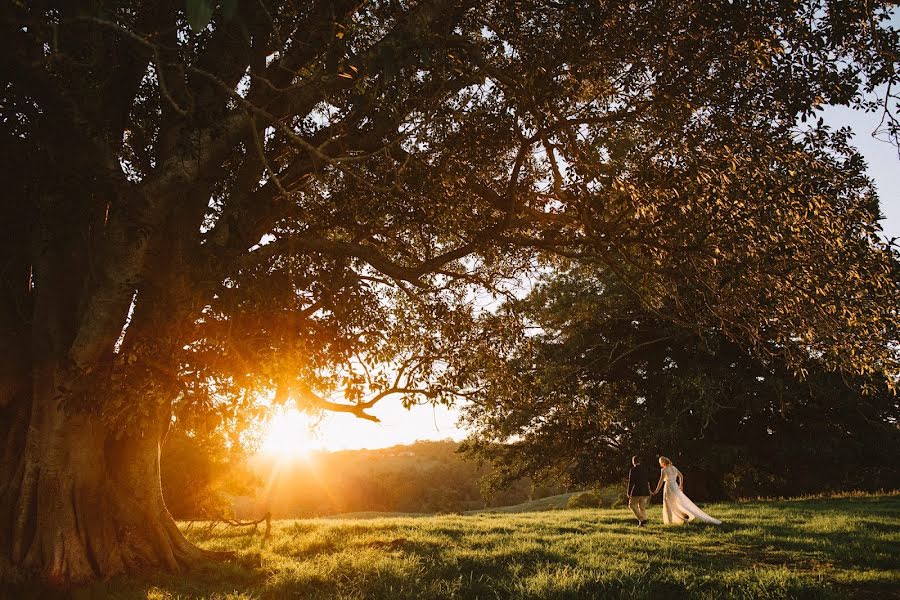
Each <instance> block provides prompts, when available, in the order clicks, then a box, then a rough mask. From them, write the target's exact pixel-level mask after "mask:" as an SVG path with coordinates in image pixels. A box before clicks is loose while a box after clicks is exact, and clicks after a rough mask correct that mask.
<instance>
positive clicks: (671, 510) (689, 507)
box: [660, 465, 722, 525]
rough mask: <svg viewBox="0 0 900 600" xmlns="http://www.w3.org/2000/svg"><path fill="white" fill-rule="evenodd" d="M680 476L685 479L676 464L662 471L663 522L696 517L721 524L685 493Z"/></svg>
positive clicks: (698, 519) (705, 521)
mask: <svg viewBox="0 0 900 600" xmlns="http://www.w3.org/2000/svg"><path fill="white" fill-rule="evenodd" d="M678 477H681V478H682V481H683V480H684V477H683V476H682V475H681V471H679V470H678V469H676V468H675V465H669V466H668V467H665V468H664V469H662V471H661V476H660V478H661V479H662V480H663V481H664V482H665V485H664V487H663V523H665V524H666V525H670V524H673V523H684V522H685V521H693V520H695V519H696V520H697V521H702V522H704V523H713V524H714V525H721V524H722V521H720V520H718V519H713V518H712V517H711V516H709V515H708V514H706V513H705V512H703V511H702V510H700V509H699V508H697V505H696V504H694V503H693V502H691V499H690V498H688V497H687V496H685V495H684V492H682V491H681V489H680V488H679V487H678Z"/></svg>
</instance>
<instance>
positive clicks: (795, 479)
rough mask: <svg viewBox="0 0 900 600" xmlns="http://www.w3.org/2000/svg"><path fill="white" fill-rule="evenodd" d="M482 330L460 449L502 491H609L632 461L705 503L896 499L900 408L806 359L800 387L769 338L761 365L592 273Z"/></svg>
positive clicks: (549, 288)
mask: <svg viewBox="0 0 900 600" xmlns="http://www.w3.org/2000/svg"><path fill="white" fill-rule="evenodd" d="M526 326H527V328H526ZM489 327H490V328H489V331H490V332H492V333H491V335H489V336H487V337H486V339H487V340H489V343H488V344H486V349H485V356H491V353H492V352H493V353H494V354H493V356H491V358H492V361H491V362H489V363H487V364H490V365H491V368H489V369H485V370H484V375H485V386H484V388H483V390H482V391H481V393H480V394H479V395H478V396H477V397H473V398H471V400H472V401H471V403H470V404H469V405H468V406H467V409H466V421H467V422H468V424H470V426H471V427H472V428H473V431H474V435H473V436H472V438H471V439H470V440H468V441H467V443H466V447H467V450H468V451H469V452H470V453H471V454H474V455H477V456H479V457H481V458H487V459H489V460H490V461H491V462H493V463H494V464H495V465H496V466H497V467H498V470H497V471H496V472H495V480H496V483H497V484H499V485H502V483H503V482H504V481H508V480H511V479H515V478H517V477H522V476H524V475H531V476H534V477H541V476H549V475H550V474H556V475H557V476H559V477H561V478H563V479H564V480H566V481H568V482H570V484H574V485H588V484H591V483H596V482H612V481H617V480H619V479H620V478H621V470H622V465H625V464H627V463H628V461H629V459H630V457H631V456H632V455H635V454H637V455H640V456H643V457H644V460H645V462H648V463H650V464H651V466H655V459H656V458H657V457H658V456H660V455H665V456H668V457H670V458H672V459H673V460H674V461H675V463H676V464H677V465H678V466H679V468H680V469H681V470H682V471H683V472H684V473H685V476H686V478H687V480H688V483H687V489H688V491H689V494H690V495H692V496H694V497H699V498H704V497H711V496H712V497H722V496H723V495H729V496H733V497H734V496H740V497H747V496H751V497H752V496H758V495H786V496H787V495H799V494H806V493H811V492H819V491H823V490H842V489H863V490H878V489H891V488H893V487H894V486H895V485H896V482H897V480H898V476H900V466H898V463H897V461H896V459H895V457H894V456H893V454H892V453H891V452H885V449H886V448H895V447H898V446H900V397H898V396H897V395H896V394H894V393H892V391H891V390H890V386H889V385H888V382H887V381H886V380H885V377H884V375H877V376H871V377H867V378H862V377H858V376H857V377H848V376H844V377H842V376H841V375H840V374H839V373H835V372H833V371H829V370H828V369H826V368H825V367H824V366H823V364H822V363H821V362H820V361H819V360H818V357H815V356H814V355H810V356H809V357H808V358H807V360H806V361H804V365H803V376H802V378H801V376H800V375H799V374H798V373H797V372H796V371H795V370H792V369H791V368H789V365H788V364H787V363H786V362H785V361H784V360H783V359H778V358H776V359H769V358H766V357H767V356H776V357H777V356H778V355H779V354H778V351H777V349H776V347H777V346H778V345H779V340H778V339H777V338H772V339H769V340H767V341H766V344H767V345H768V346H770V347H771V348H772V350H771V352H768V353H766V354H764V355H763V356H762V357H761V356H760V355H759V354H757V353H753V352H751V351H750V350H749V349H748V348H747V347H746V346H742V345H740V344H738V343H736V342H735V341H733V340H732V339H730V338H729V337H727V336H726V335H725V334H724V332H723V330H722V328H719V327H704V328H696V327H690V326H686V324H684V323H678V322H673V320H672V319H671V318H670V316H669V315H668V314H666V307H661V308H660V309H659V310H654V309H652V308H649V307H648V306H647V305H646V304H644V303H643V302H642V301H641V298H640V297H638V296H637V295H635V293H634V292H633V291H632V290H630V289H628V288H627V287H626V286H624V285H622V284H621V282H620V281H619V280H618V279H617V278H615V277H612V276H610V275H608V274H604V273H603V272H602V271H598V270H597V269H596V268H592V267H589V266H580V267H573V268H572V269H571V270H570V271H568V272H565V273H561V274H558V275H554V276H552V277H549V278H548V279H547V280H546V281H544V282H543V283H542V284H541V285H538V286H536V288H535V289H534V290H533V291H532V293H531V294H530V295H529V296H528V297H527V298H525V299H523V300H521V301H518V302H515V303H511V304H510V305H507V306H506V307H505V308H504V310H503V311H501V313H500V314H499V315H498V316H496V317H491V318H490V319H489ZM896 334H897V332H896V330H895V331H894V332H892V335H893V337H886V338H885V342H884V343H885V344H886V345H887V344H896V340H897V337H896ZM498 350H499V352H498ZM478 360H479V361H481V362H482V364H484V359H483V358H479V359H478ZM864 389H865V390H868V393H863V390H864ZM871 390H875V391H871Z"/></svg>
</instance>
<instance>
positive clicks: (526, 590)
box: [103, 495, 900, 600]
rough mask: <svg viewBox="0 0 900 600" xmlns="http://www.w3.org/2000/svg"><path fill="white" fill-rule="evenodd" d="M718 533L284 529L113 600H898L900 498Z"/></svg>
mask: <svg viewBox="0 0 900 600" xmlns="http://www.w3.org/2000/svg"><path fill="white" fill-rule="evenodd" d="M706 508H707V510H708V512H709V513H711V514H712V515H713V516H716V517H718V518H720V519H722V520H723V521H724V525H722V526H721V527H715V526H705V525H700V524H689V525H683V526H663V525H661V524H660V522H659V518H660V509H659V506H658V505H654V506H652V507H651V509H652V513H651V514H652V518H653V520H652V521H651V524H650V526H648V527H647V528H644V529H638V528H636V527H634V526H633V518H632V516H631V514H630V512H629V511H628V509H624V508H616V509H598V510H594V509H583V510H556V511H549V512H534V513H515V514H513V513H510V514H487V513H485V514H476V515H442V516H432V517H392V518H375V519H367V520H349V519H310V520H297V521H278V522H276V523H275V524H274V526H273V535H272V538H271V539H270V540H268V541H266V542H264V541H263V540H262V539H261V537H260V535H256V536H249V535H247V534H242V533H239V532H237V531H235V530H219V531H218V532H213V533H212V534H208V533H205V532H204V531H202V530H197V529H194V530H192V531H191V532H190V533H189V536H190V537H191V539H193V540H194V541H195V542H197V543H199V544H200V545H201V546H203V547H205V548H209V549H216V550H226V549H228V550H235V551H237V554H238V557H239V559H238V560H237V561H234V562H231V563H225V564H218V565H213V566H209V567H207V568H205V569H203V570H200V571H197V572H194V573H190V574H183V575H178V576H168V577H163V578H156V579H153V580H146V581H141V580H134V579H130V580H116V581H112V582H109V583H107V584H106V585H105V586H104V587H103V592H104V593H105V594H108V596H109V597H112V598H123V599H130V598H148V599H154V600H163V599H165V600H174V599H187V598H191V599H193V598H217V599H222V600H225V599H228V600H237V599H249V598H384V599H400V598H428V599H431V598H435V599H437V598H573V599H574V598H619V597H621V598H668V597H675V596H678V595H682V596H685V597H696V598H747V599H755V598H858V597H871V598H889V597H900V496H898V495H891V496H884V497H875V496H869V497H849V498H836V499H804V500H787V501H771V502H762V501H761V502H748V503H734V504H717V505H710V506H708V507H706Z"/></svg>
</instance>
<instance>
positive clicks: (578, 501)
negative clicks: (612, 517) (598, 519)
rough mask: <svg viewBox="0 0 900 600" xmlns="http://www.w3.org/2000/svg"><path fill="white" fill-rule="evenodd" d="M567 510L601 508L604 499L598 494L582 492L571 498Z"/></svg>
mask: <svg viewBox="0 0 900 600" xmlns="http://www.w3.org/2000/svg"><path fill="white" fill-rule="evenodd" d="M566 506H567V508H600V507H602V506H603V498H601V497H600V494H598V493H597V492H581V493H580V494H575V495H574V496H572V497H571V498H569V503H568V504H567V505H566Z"/></svg>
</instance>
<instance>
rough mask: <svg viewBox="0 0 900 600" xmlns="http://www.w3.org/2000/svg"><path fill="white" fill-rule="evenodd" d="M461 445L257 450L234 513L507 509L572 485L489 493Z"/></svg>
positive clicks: (521, 485) (527, 483)
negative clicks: (279, 454)
mask: <svg viewBox="0 0 900 600" xmlns="http://www.w3.org/2000/svg"><path fill="white" fill-rule="evenodd" d="M458 448H459V443H458V442H454V441H452V440H446V441H422V442H417V443H415V444H411V445H401V446H393V447H390V448H380V449H376V450H343V451H340V452H327V453H317V454H315V455H313V456H311V457H310V458H309V459H297V460H294V461H293V462H290V463H284V462H283V461H279V460H278V459H276V458H271V457H265V456H262V455H258V456H256V457H253V459H252V460H251V461H250V467H251V469H252V470H253V472H254V473H255V474H256V477H257V478H258V479H259V481H260V482H261V485H260V486H259V487H258V488H257V491H256V494H255V495H254V496H247V497H240V498H235V499H234V507H235V513H236V515H237V516H239V517H250V516H255V515H259V514H261V513H264V512H266V511H271V512H272V514H273V516H274V517H275V518H297V517H314V516H329V515H342V516H349V515H353V516H358V518H365V515H366V514H367V513H377V514H378V515H379V516H384V514H385V513H401V514H404V515H409V514H417V513H427V514H434V513H449V512H466V511H477V510H484V509H498V510H500V509H502V510H507V508H508V507H513V506H523V505H526V504H528V503H532V502H539V501H540V500H542V499H544V498H548V497H557V496H559V495H560V494H563V495H565V494H566V493H569V492H573V491H574V490H571V489H566V488H565V487H564V486H561V485H558V484H551V485H540V484H539V483H536V482H533V481H531V480H529V479H523V480H520V481H517V482H515V483H514V484H513V485H511V486H510V487H509V488H507V489H505V490H500V491H498V492H496V493H493V494H485V493H484V492H483V490H482V488H481V480H482V478H483V477H484V476H485V475H486V474H487V470H486V468H483V467H479V466H478V465H477V464H475V463H473V462H471V461H467V460H465V459H464V458H463V457H462V456H461V455H460V454H458V453H457V449H458ZM559 501H563V500H562V498H560V500H559ZM565 502H568V499H567V498H566V499H565ZM552 504H553V503H552V502H550V503H548V506H550V505H552ZM535 506H539V504H536V505H535ZM535 510H540V509H535Z"/></svg>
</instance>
